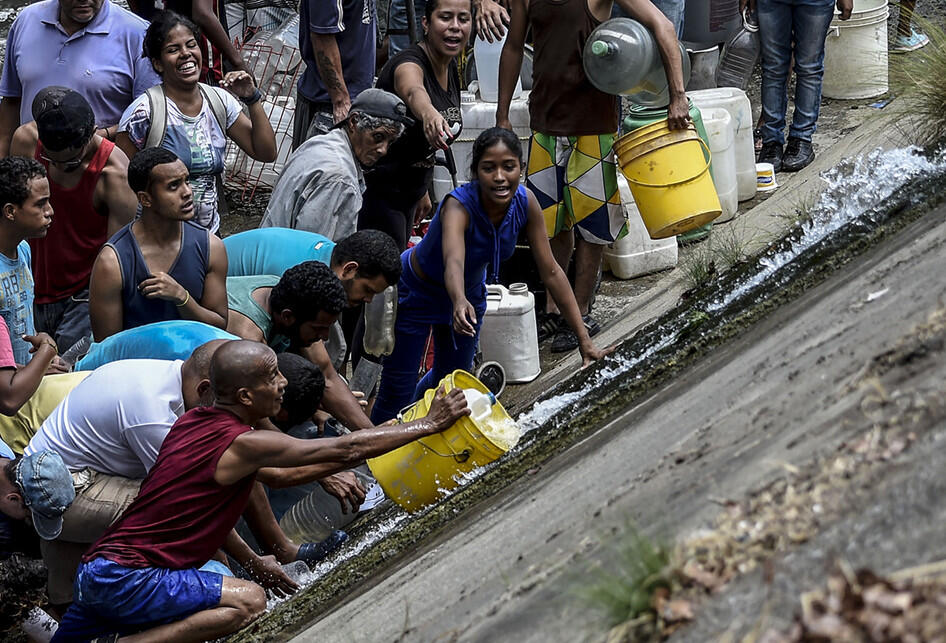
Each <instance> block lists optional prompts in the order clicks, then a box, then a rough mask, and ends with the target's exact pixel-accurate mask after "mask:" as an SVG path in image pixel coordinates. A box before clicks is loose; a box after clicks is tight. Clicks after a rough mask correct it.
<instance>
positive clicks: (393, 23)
mask: <svg viewBox="0 0 946 643" xmlns="http://www.w3.org/2000/svg"><path fill="white" fill-rule="evenodd" d="M426 4H427V0H414V20H415V22H416V24H417V41H418V42H420V41H421V40H423V39H424V27H423V26H422V25H421V23H420V21H421V19H423V17H424V6H425V5H426ZM392 30H393V31H402V32H403V33H391V31H392ZM410 45H411V36H410V32H409V31H408V30H407V8H406V2H405V0H391V4H390V5H388V57H390V58H394V55H395V54H397V53H398V52H401V51H404V50H405V49H407V48H408V47H410Z"/></svg>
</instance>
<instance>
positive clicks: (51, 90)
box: [32, 85, 95, 152]
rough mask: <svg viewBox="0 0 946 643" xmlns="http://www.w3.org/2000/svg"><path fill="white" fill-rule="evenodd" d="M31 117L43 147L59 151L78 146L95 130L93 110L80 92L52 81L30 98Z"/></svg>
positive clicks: (85, 141) (90, 136)
mask: <svg viewBox="0 0 946 643" xmlns="http://www.w3.org/2000/svg"><path fill="white" fill-rule="evenodd" d="M32 112H33V120H34V121H36V129H37V131H38V132H39V140H40V142H41V143H42V144H43V147H45V148H47V149H49V150H52V151H53V152H59V151H61V150H66V149H71V148H77V147H81V146H82V145H84V144H85V143H87V142H88V140H89V139H90V138H92V134H93V133H94V132H95V114H93V113H92V107H91V106H90V105H89V101H87V100H86V99H85V98H84V97H83V96H82V94H80V93H79V92H76V91H73V90H71V89H69V88H68V87H60V86H58V85H52V86H50V87H46V88H44V89H41V90H40V92H39V93H38V94H36V98H34V99H33V107H32Z"/></svg>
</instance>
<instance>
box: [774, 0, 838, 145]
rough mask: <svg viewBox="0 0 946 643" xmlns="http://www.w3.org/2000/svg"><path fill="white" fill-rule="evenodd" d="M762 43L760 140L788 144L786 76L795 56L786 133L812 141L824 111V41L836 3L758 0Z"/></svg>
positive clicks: (829, 1) (824, 0) (826, 0)
mask: <svg viewBox="0 0 946 643" xmlns="http://www.w3.org/2000/svg"><path fill="white" fill-rule="evenodd" d="M756 9H757V11H758V14H759V37H760V43H761V45H762V116H763V125H762V141H763V143H771V142H776V143H784V142H785V135H784V132H785V113H786V111H787V110H788V73H789V67H790V65H791V60H792V56H793V55H794V57H795V112H794V114H793V115H792V125H791V128H789V132H788V135H789V136H790V137H794V138H800V139H802V140H805V141H811V136H812V135H813V134H814V133H815V125H816V123H817V122H818V112H819V111H820V109H821V79H822V78H823V76H824V40H825V37H826V36H827V35H828V27H829V26H830V25H831V20H832V18H833V17H834V0H819V1H817V2H814V3H812V4H805V3H802V2H799V1H798V0H758V1H757V2H756Z"/></svg>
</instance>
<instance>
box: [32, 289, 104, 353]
mask: <svg viewBox="0 0 946 643" xmlns="http://www.w3.org/2000/svg"><path fill="white" fill-rule="evenodd" d="M33 315H34V316H35V323H36V330H37V331H38V332H42V333H49V334H50V335H52V337H53V339H54V340H55V341H56V344H57V345H58V346H59V352H60V353H63V352H65V351H67V350H69V348H71V347H72V345H73V344H75V343H76V342H78V341H79V340H80V339H82V338H83V337H90V336H91V335H92V322H90V321H89V289H88V288H83V289H82V290H80V291H79V292H77V293H75V294H74V295H72V296H70V297H66V298H64V299H60V300H59V301H54V302H50V303H48V304H33Z"/></svg>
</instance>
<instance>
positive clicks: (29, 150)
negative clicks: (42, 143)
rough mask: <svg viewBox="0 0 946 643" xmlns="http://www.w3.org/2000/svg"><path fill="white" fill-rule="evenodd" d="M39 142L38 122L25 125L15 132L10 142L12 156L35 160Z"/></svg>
mask: <svg viewBox="0 0 946 643" xmlns="http://www.w3.org/2000/svg"><path fill="white" fill-rule="evenodd" d="M38 142H39V131H38V130H37V129H36V121H30V122H29V123H24V124H23V125H20V126H19V127H17V128H16V130H15V131H14V132H13V139H12V140H11V142H10V154H11V155H12V156H26V157H28V158H33V156H34V154H35V152H36V144H37V143H38Z"/></svg>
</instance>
